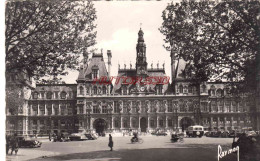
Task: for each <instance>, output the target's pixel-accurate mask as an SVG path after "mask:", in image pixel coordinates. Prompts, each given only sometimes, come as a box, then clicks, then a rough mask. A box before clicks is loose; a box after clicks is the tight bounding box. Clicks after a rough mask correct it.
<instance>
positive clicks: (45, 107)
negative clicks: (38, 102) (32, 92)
mask: <svg viewBox="0 0 260 161" xmlns="http://www.w3.org/2000/svg"><path fill="white" fill-rule="evenodd" d="M44 111H45V114H44V115H45V116H47V115H48V112H49V111H47V104H46V103H45V104H44Z"/></svg>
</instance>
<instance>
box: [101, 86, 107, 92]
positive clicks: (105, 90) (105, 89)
mask: <svg viewBox="0 0 260 161" xmlns="http://www.w3.org/2000/svg"><path fill="white" fill-rule="evenodd" d="M102 92H103V94H107V88H106V87H105V86H103V87H102Z"/></svg>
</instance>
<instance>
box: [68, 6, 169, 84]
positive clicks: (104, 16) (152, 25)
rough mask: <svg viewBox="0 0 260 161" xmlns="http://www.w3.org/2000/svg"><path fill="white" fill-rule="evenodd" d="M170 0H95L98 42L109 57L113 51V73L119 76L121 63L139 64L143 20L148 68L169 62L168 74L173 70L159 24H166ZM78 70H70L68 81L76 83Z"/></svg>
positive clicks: (166, 66) (167, 65)
mask: <svg viewBox="0 0 260 161" xmlns="http://www.w3.org/2000/svg"><path fill="white" fill-rule="evenodd" d="M168 3H170V1H166V2H165V1H163V2H162V1H159V2H158V1H153V2H151V1H141V2H140V1H139V2H136V1H135V2H132V1H127V2H126V1H123V2H122V1H119V2H104V1H102V2H100V1H98V2H94V5H95V8H96V11H97V20H96V23H97V29H96V31H97V44H96V47H97V48H98V49H99V51H98V52H100V49H101V48H102V49H103V53H104V57H105V61H106V62H107V59H106V58H107V55H106V51H107V50H111V52H112V68H111V76H117V71H118V63H119V64H120V67H121V68H123V67H124V64H126V66H127V67H129V64H130V62H132V66H133V67H135V62H136V60H135V59H136V44H137V38H138V31H139V29H140V24H141V23H142V25H141V27H142V30H143V32H144V40H145V43H146V57H147V62H148V68H150V67H151V63H152V62H153V64H154V65H153V67H156V66H157V65H156V64H157V63H158V61H159V66H160V67H162V64H163V63H164V62H165V68H166V74H167V75H168V76H171V74H170V53H169V52H167V51H166V50H165V49H164V47H163V44H164V41H163V38H164V37H163V35H162V34H161V33H160V31H159V30H158V28H159V27H160V26H161V24H162V17H161V16H162V11H163V10H164V9H165V8H166V6H167V4H168ZM77 77H78V72H73V73H70V74H69V75H68V76H66V77H64V80H65V81H66V82H67V83H76V79H77Z"/></svg>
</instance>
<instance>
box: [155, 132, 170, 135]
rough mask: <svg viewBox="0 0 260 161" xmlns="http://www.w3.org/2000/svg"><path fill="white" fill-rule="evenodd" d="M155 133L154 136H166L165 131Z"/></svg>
mask: <svg viewBox="0 0 260 161" xmlns="http://www.w3.org/2000/svg"><path fill="white" fill-rule="evenodd" d="M155 135H156V136H166V135H167V133H165V132H157V133H156V134H155Z"/></svg>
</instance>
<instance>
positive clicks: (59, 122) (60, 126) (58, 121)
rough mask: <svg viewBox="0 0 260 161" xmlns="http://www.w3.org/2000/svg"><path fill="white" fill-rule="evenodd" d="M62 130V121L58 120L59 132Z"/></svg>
mask: <svg viewBox="0 0 260 161" xmlns="http://www.w3.org/2000/svg"><path fill="white" fill-rule="evenodd" d="M60 128H61V124H60V120H58V131H59V132H60Z"/></svg>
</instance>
